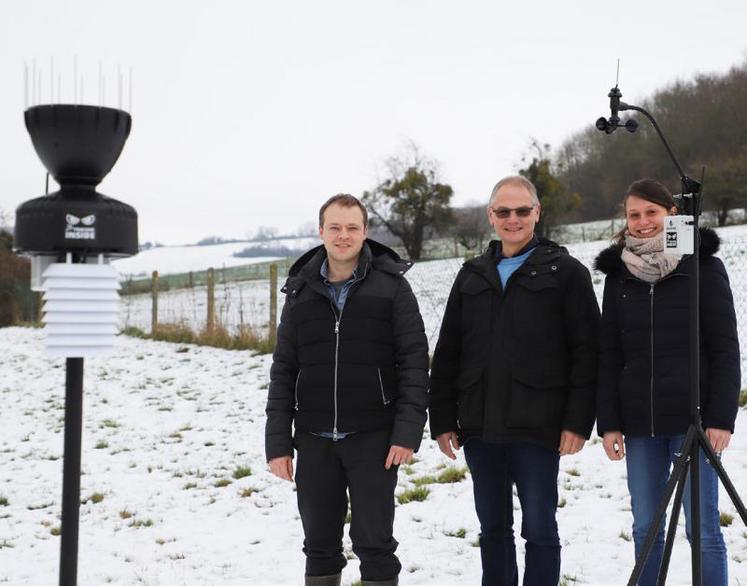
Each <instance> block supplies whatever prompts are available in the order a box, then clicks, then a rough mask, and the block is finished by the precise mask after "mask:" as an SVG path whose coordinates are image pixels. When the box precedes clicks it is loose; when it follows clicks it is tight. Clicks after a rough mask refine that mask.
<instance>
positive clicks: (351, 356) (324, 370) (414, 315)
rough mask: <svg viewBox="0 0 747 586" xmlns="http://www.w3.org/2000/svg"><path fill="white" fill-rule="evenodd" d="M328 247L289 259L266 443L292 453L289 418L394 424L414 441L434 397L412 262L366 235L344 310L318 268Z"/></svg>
mask: <svg viewBox="0 0 747 586" xmlns="http://www.w3.org/2000/svg"><path fill="white" fill-rule="evenodd" d="M325 258H326V251H325V250H324V248H323V247H322V246H319V247H317V248H315V249H313V250H310V251H309V252H308V253H306V254H305V255H304V256H303V257H301V258H300V259H299V260H298V261H297V262H296V263H295V264H294V265H293V267H291V270H290V273H289V275H290V276H289V277H288V280H287V282H286V284H285V286H284V287H283V292H284V293H286V295H287V297H286V301H285V306H284V307H283V312H282V315H281V318H280V326H279V328H278V341H277V345H276V347H275V353H274V354H273V363H272V368H271V370H270V388H269V396H268V400H267V410H266V412H267V425H266V428H265V452H266V455H267V459H268V460H270V459H272V458H276V457H279V456H287V455H292V454H293V448H292V439H291V435H292V430H291V424H292V423H294V424H295V428H296V430H299V431H311V432H333V431H338V432H360V431H371V430H382V429H391V430H392V434H391V443H392V445H399V446H405V447H409V448H413V449H417V448H418V447H419V446H420V441H421V439H422V435H423V427H424V425H425V419H426V409H427V406H428V394H427V388H428V342H427V340H426V337H425V332H424V328H423V320H422V318H421V317H420V311H419V310H418V304H417V300H416V299H415V296H414V295H413V293H412V290H411V288H410V285H409V283H408V282H407V280H406V279H405V278H404V277H403V275H404V274H405V272H407V270H408V269H409V268H410V266H411V264H412V263H409V262H406V261H403V260H401V259H400V258H399V256H397V254H396V253H395V252H394V251H392V250H391V249H389V248H387V247H386V246H384V245H382V244H379V243H377V242H375V241H373V240H366V243H365V244H364V246H363V250H362V251H361V258H360V261H359V265H358V269H357V274H358V275H360V276H361V279H360V280H359V281H357V282H356V283H355V284H354V285H353V286H352V288H351V290H350V293H349V294H348V297H347V300H346V302H345V306H344V307H343V310H342V313H341V315H338V311H337V307H336V306H334V304H333V303H332V301H331V299H330V295H329V291H328V290H327V287H326V286H325V285H324V283H323V282H322V280H321V277H320V275H319V269H320V268H321V265H322V262H323V261H324V259H325Z"/></svg>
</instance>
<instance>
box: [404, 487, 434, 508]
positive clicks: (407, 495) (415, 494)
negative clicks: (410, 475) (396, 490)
mask: <svg viewBox="0 0 747 586" xmlns="http://www.w3.org/2000/svg"><path fill="white" fill-rule="evenodd" d="M430 493H431V491H430V489H429V488H428V487H427V486H416V487H415V488H409V489H407V490H406V491H404V492H403V493H402V494H400V495H399V496H398V497H397V502H399V504H400V505H405V504H407V503H411V502H413V501H417V502H422V501H424V500H425V499H427V498H428V495H429V494H430Z"/></svg>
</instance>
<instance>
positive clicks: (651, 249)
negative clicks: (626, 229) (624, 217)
mask: <svg viewBox="0 0 747 586" xmlns="http://www.w3.org/2000/svg"><path fill="white" fill-rule="evenodd" d="M621 258H622V261H623V262H624V263H625V266H627V267H628V270H629V271H630V272H631V273H633V275H635V276H636V277H638V278H639V279H641V280H642V281H646V282H647V283H655V282H656V281H658V280H659V279H662V278H664V277H666V276H667V275H668V274H669V273H671V272H672V271H673V270H674V269H676V268H677V265H678V264H680V260H681V259H682V256H681V255H679V254H668V253H665V252H664V232H663V231H662V232H659V234H657V235H656V236H654V237H653V238H636V237H635V236H631V235H630V234H629V233H626V234H625V248H623V251H622V257H621Z"/></svg>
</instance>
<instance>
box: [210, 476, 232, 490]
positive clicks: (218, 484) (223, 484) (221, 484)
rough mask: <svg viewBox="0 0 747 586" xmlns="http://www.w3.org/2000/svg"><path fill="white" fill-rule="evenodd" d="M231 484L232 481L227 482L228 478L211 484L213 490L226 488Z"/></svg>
mask: <svg viewBox="0 0 747 586" xmlns="http://www.w3.org/2000/svg"><path fill="white" fill-rule="evenodd" d="M231 482H233V481H232V480H229V479H228V478H221V479H220V480H218V481H216V483H215V484H213V486H214V487H215V488H224V487H226V486H228V485H229V484H231Z"/></svg>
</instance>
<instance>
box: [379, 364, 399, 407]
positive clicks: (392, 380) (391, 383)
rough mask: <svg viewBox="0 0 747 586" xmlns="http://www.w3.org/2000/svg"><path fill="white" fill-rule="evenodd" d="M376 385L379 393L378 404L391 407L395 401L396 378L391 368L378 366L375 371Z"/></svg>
mask: <svg viewBox="0 0 747 586" xmlns="http://www.w3.org/2000/svg"><path fill="white" fill-rule="evenodd" d="M376 385H377V387H376V388H377V389H378V391H379V403H380V404H383V405H384V406H387V405H391V404H392V403H394V402H395V401H396V399H397V377H396V375H395V370H394V368H392V367H391V366H379V367H378V368H377V369H376Z"/></svg>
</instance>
